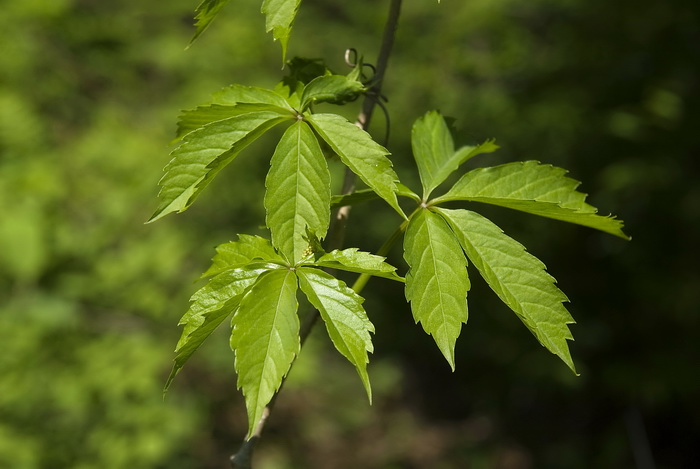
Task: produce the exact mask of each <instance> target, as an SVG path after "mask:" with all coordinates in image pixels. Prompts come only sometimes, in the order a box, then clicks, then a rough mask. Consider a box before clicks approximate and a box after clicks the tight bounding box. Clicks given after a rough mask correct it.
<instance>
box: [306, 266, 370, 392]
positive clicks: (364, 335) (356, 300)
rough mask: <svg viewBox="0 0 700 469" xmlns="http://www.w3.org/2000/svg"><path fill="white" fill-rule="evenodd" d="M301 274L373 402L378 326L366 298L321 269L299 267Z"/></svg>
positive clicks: (312, 298) (308, 296)
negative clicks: (372, 360)
mask: <svg viewBox="0 0 700 469" xmlns="http://www.w3.org/2000/svg"><path fill="white" fill-rule="evenodd" d="M297 275H298V276H299V286H300V287H301V290H302V291H303V292H304V294H306V297H307V298H308V299H309V302H310V303H311V304H312V305H313V306H314V307H315V308H316V309H318V311H319V312H320V313H321V318H323V322H324V323H325V324H326V329H327V330H328V335H329V336H330V338H331V340H332V341H333V345H335V348H336V349H337V350H338V351H339V352H340V353H341V354H342V355H343V356H344V357H345V358H347V359H348V360H349V361H350V363H352V364H353V365H354V366H355V368H356V369H357V373H358V374H359V375H360V379H361V380H362V384H363V385H364V387H365V390H366V391H367V397H368V398H369V401H370V403H371V402H372V389H371V387H370V383H369V376H368V375H367V363H368V362H369V357H368V356H367V352H370V353H371V352H373V351H374V348H373V346H372V338H371V337H370V335H369V334H370V332H374V326H373V325H372V323H371V322H370V320H369V318H368V317H367V313H366V312H365V310H364V308H363V307H362V302H363V301H364V300H363V298H362V297H361V296H359V295H358V294H357V293H355V292H354V291H353V290H352V289H351V288H348V286H347V285H345V283H343V282H342V281H340V280H338V279H336V278H335V277H333V276H332V275H330V274H327V273H325V272H323V271H321V270H318V269H310V268H308V267H302V268H300V269H298V270H297Z"/></svg>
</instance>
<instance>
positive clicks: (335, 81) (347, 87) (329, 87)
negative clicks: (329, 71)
mask: <svg viewBox="0 0 700 469" xmlns="http://www.w3.org/2000/svg"><path fill="white" fill-rule="evenodd" d="M364 90H365V87H364V85H363V84H362V83H361V82H359V81H358V80H355V79H352V78H350V77H347V76H344V75H325V76H321V77H317V78H314V79H313V80H311V82H310V83H309V84H308V85H306V86H305V87H304V91H303V92H302V95H301V108H302V110H304V109H306V108H307V107H309V105H311V104H312V103H323V102H327V103H333V104H343V103H345V102H348V101H352V100H353V99H355V98H357V97H358V96H359V95H360V94H361V93H362V92H363V91H364Z"/></svg>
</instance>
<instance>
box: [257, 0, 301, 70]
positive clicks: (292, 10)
mask: <svg viewBox="0 0 700 469" xmlns="http://www.w3.org/2000/svg"><path fill="white" fill-rule="evenodd" d="M300 3H301V0H264V1H263V4H262V10H261V11H262V13H263V14H264V15H265V30H266V31H267V32H268V33H269V32H270V31H272V36H273V37H274V38H275V40H279V41H280V44H281V45H282V62H284V61H285V60H286V57H287V43H288V42H289V35H290V34H291V32H292V24H293V23H294V18H296V15H297V10H298V9H299V4H300Z"/></svg>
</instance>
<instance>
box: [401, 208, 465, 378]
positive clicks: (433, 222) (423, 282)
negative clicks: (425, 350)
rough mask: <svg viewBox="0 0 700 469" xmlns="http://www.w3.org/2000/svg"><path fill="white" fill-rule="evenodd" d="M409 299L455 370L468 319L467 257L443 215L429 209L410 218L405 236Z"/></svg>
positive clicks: (407, 296) (426, 329)
mask: <svg viewBox="0 0 700 469" xmlns="http://www.w3.org/2000/svg"><path fill="white" fill-rule="evenodd" d="M404 259H406V262H407V263H408V266H409V271H408V274H406V299H407V300H408V301H410V302H411V309H412V310H413V318H414V319H415V321H416V322H420V323H421V324H422V325H423V329H424V330H425V332H427V333H428V334H430V335H432V336H433V338H434V339H435V342H436V343H437V346H438V348H439V349H440V351H441V352H442V354H443V355H444V356H445V358H446V359H447V362H448V363H449V364H450V367H452V370H454V368H455V365H454V348H455V342H456V341H457V337H459V334H460V331H461V329H462V323H466V322H467V292H468V291H469V288H470V286H471V284H470V282H469V277H468V276H467V259H466V258H465V257H464V253H463V252H462V248H461V247H460V245H459V242H458V241H457V238H455V235H454V233H452V230H451V229H450V227H449V226H448V225H447V223H446V222H445V220H443V218H442V217H441V216H439V215H437V214H435V213H432V212H430V211H429V210H420V211H419V212H418V213H416V214H415V215H413V216H412V217H411V220H410V222H409V224H408V228H407V229H406V235H405V237H404Z"/></svg>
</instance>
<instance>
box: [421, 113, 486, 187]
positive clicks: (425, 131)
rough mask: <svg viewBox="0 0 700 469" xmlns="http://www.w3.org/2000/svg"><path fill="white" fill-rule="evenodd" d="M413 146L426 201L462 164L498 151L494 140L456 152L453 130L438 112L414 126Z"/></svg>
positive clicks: (427, 115) (428, 115)
mask: <svg viewBox="0 0 700 469" xmlns="http://www.w3.org/2000/svg"><path fill="white" fill-rule="evenodd" d="M411 146H412V148H413V155H414V157H415V160H416V164H417V165H418V173H419V175H420V179H421V183H422V185H423V199H424V200H427V199H428V197H429V196H430V193H431V192H432V191H433V189H435V188H436V187H437V186H439V185H440V184H442V183H443V182H444V181H445V179H447V177H448V176H449V175H450V174H452V173H453V172H454V171H455V170H456V169H457V168H458V167H459V166H460V165H461V164H462V163H464V162H466V161H467V160H468V159H470V158H472V157H474V156H476V155H478V154H480V153H490V152H492V151H495V150H496V149H497V148H498V146H497V145H495V144H494V143H493V141H487V142H485V143H483V144H481V145H478V146H472V147H462V148H460V149H459V150H457V151H455V149H454V142H453V140H452V135H451V134H450V129H449V127H448V126H447V123H446V122H445V119H444V118H443V117H442V116H441V115H440V113H439V112H437V111H430V112H428V113H427V114H425V115H424V116H423V117H421V118H419V119H418V120H417V121H416V122H415V124H413V129H412V131H411Z"/></svg>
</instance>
